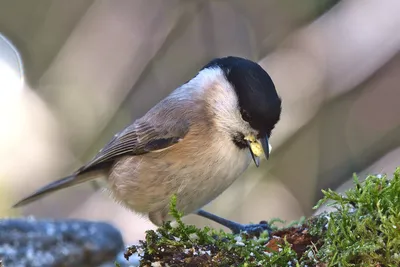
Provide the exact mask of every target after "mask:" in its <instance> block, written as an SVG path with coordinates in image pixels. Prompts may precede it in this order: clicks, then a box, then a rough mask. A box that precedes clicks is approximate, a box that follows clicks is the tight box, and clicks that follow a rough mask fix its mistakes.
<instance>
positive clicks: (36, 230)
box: [0, 218, 124, 267]
mask: <svg viewBox="0 0 400 267" xmlns="http://www.w3.org/2000/svg"><path fill="white" fill-rule="evenodd" d="M123 249H124V243H123V240H122V236H121V233H120V232H119V231H118V230H117V229H116V228H114V227H113V226H111V225H110V224H107V223H104V222H89V221H83V220H60V221H54V220H36V219H30V218H21V219H3V220H0V260H2V262H3V265H4V267H8V266H12V267H20V266H21V267H36V266H37V267H56V266H57V267H58V266H60V267H61V266H62V267H69V266H71V267H72V266H74V267H78V266H79V267H95V266H100V265H102V264H103V263H106V262H112V261H114V260H115V259H116V257H117V255H118V253H119V252H120V251H121V250H123Z"/></svg>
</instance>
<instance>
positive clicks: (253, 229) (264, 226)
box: [227, 221, 272, 236]
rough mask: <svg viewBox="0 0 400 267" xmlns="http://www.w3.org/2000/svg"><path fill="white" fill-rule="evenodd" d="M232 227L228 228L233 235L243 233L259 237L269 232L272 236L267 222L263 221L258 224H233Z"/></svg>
mask: <svg viewBox="0 0 400 267" xmlns="http://www.w3.org/2000/svg"><path fill="white" fill-rule="evenodd" d="M232 223H233V224H232V225H231V227H229V226H227V227H228V228H229V229H230V230H231V231H232V233H233V234H239V233H241V232H245V233H248V234H249V235H255V236H259V235H260V234H262V233H263V232H265V231H267V232H268V236H271V233H272V229H271V227H270V226H269V224H268V223H267V222H266V221H261V222H260V223H258V224H252V223H251V224H239V223H235V222H232Z"/></svg>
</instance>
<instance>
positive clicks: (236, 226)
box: [196, 210, 272, 236]
mask: <svg viewBox="0 0 400 267" xmlns="http://www.w3.org/2000/svg"><path fill="white" fill-rule="evenodd" d="M196 214H197V215H199V216H202V217H204V218H207V219H209V220H211V221H214V222H216V223H219V224H221V225H223V226H225V227H227V228H229V229H230V230H231V231H232V233H234V234H239V233H240V232H247V233H249V234H256V235H257V234H261V233H262V232H264V231H268V234H269V235H270V236H271V232H272V229H271V227H270V226H269V225H268V223H267V222H265V221H261V222H260V223H259V224H240V223H237V222H234V221H230V220H227V219H224V218H222V217H219V216H217V215H214V214H212V213H210V212H207V211H205V210H198V211H197V212H196Z"/></svg>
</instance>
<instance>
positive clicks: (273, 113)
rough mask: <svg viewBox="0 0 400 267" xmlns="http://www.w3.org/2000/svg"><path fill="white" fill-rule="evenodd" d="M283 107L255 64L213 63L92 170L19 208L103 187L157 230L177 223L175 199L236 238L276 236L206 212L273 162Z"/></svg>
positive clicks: (117, 138)
mask: <svg viewBox="0 0 400 267" xmlns="http://www.w3.org/2000/svg"><path fill="white" fill-rule="evenodd" d="M281 111H282V99H281V97H280V96H279V95H278V93H277V90H276V88H275V84H274V82H273V81H272V79H271V77H270V75H269V74H268V73H267V72H266V71H265V70H264V69H263V68H262V67H261V66H260V65H259V64H258V63H256V62H254V61H252V60H250V59H246V58H242V57H238V56H226V57H219V58H214V59H212V60H211V61H209V62H208V63H207V64H206V65H204V66H203V67H202V68H200V69H199V71H198V73H197V74H196V75H195V76H193V77H192V79H190V80H188V81H187V82H185V83H184V84H182V85H181V86H179V87H178V88H176V89H175V90H174V91H172V92H171V93H170V94H169V95H167V96H166V97H165V98H164V99H162V100H161V101H160V102H158V103H157V104H156V105H154V106H153V107H152V108H151V109H149V110H148V111H147V113H145V114H144V115H143V116H142V117H140V118H138V119H136V120H134V121H133V122H132V123H131V124H129V125H127V126H126V127H125V128H123V129H122V130H121V131H120V132H118V133H117V134H115V135H114V136H113V137H112V138H111V140H110V141H109V142H108V143H107V144H106V145H105V146H104V147H103V148H102V149H101V150H100V151H99V152H98V153H97V154H96V155H95V156H94V158H92V159H91V160H90V161H88V162H87V163H86V164H85V165H83V166H82V167H80V168H79V169H77V170H76V171H75V172H73V173H72V174H71V175H69V176H67V177H65V178H62V179H59V180H56V181H55V182H52V183H50V184H48V185H46V186H44V187H42V188H40V189H39V190H37V191H36V192H34V193H33V194H31V195H29V196H27V197H26V198H24V199H22V200H20V201H19V202H18V203H16V204H15V205H14V206H13V207H14V208H18V207H22V206H24V205H27V204H29V203H31V202H33V201H36V200H38V199H40V198H42V197H44V196H47V195H49V194H51V193H54V192H56V191H58V190H62V189H65V188H69V187H71V186H76V185H79V184H82V183H85V182H88V181H100V182H101V184H104V185H105V187H106V190H107V191H109V192H110V195H111V197H112V198H113V199H114V200H115V201H117V202H118V203H120V204H121V205H123V206H125V207H126V208H128V209H129V210H131V211H133V212H134V213H138V214H141V215H144V216H147V217H148V219H149V220H150V221H151V222H152V223H153V224H155V225H156V226H161V225H163V223H164V222H166V221H170V220H173V218H172V215H170V213H169V204H170V200H171V197H172V196H174V195H175V196H176V200H177V202H176V208H177V209H178V210H179V211H180V212H181V213H182V214H183V215H184V216H186V215H188V214H197V215H200V216H202V217H205V218H208V219H210V220H212V221H215V222H217V223H219V224H221V225H223V226H226V227H228V228H229V229H230V230H231V231H232V232H233V233H239V232H241V231H246V232H257V231H258V232H260V231H264V230H270V229H271V228H270V227H269V225H268V223H266V222H265V221H262V222H260V223H259V224H240V223H237V222H234V221H231V220H228V219H225V218H222V217H220V216H217V215H215V214H212V213H210V212H207V211H205V210H204V209H203V207H204V206H206V205H207V204H209V203H210V202H212V201H213V200H214V199H215V198H217V197H218V196H219V195H220V194H221V193H222V192H224V191H225V190H226V189H227V188H228V187H229V186H230V185H231V184H232V183H233V182H234V181H235V180H237V178H238V177H240V176H241V174H242V173H243V172H244V171H245V170H246V169H247V168H248V167H249V166H250V164H251V162H254V164H255V165H256V166H257V167H258V166H259V165H260V161H261V158H266V159H269V156H270V151H271V146H270V144H269V139H270V137H271V134H272V130H273V129H274V128H275V126H276V124H277V123H278V121H279V120H280V116H281Z"/></svg>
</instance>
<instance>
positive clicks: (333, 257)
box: [313, 169, 400, 266]
mask: <svg viewBox="0 0 400 267" xmlns="http://www.w3.org/2000/svg"><path fill="white" fill-rule="evenodd" d="M399 174H400V171H399V169H397V170H396V172H395V173H394V176H393V179H392V180H388V178H387V177H386V175H385V176H373V175H370V176H368V177H367V178H366V180H365V182H363V183H360V182H359V180H358V178H357V176H356V175H354V184H355V188H353V189H350V190H348V191H347V192H345V194H344V195H341V194H339V193H336V192H333V191H332V190H327V191H323V193H324V195H325V197H324V198H323V199H321V200H320V201H319V203H318V204H317V206H316V208H317V207H319V206H321V205H322V204H324V203H327V202H331V203H330V205H334V206H335V207H336V209H337V212H332V213H330V214H323V215H321V217H323V218H325V219H326V221H327V224H326V230H325V231H323V232H321V225H314V226H313V228H314V229H313V231H315V233H318V231H319V234H321V238H322V239H323V241H324V244H323V245H322V246H321V247H320V248H319V250H318V251H315V255H314V256H315V259H316V261H319V262H326V263H328V266H400V176H399ZM318 228H320V229H318Z"/></svg>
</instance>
